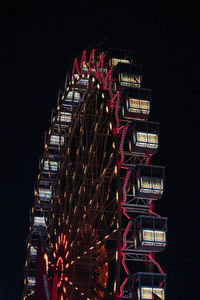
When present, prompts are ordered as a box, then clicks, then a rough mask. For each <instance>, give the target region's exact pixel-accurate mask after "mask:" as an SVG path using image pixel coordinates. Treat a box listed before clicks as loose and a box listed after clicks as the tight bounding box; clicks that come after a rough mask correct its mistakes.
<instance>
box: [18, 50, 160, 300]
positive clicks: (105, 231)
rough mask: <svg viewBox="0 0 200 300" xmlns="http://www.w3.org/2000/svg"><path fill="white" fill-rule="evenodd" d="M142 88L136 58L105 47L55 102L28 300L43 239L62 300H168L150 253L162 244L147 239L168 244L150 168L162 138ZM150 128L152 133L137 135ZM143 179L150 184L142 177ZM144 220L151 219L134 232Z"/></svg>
mask: <svg viewBox="0 0 200 300" xmlns="http://www.w3.org/2000/svg"><path fill="white" fill-rule="evenodd" d="M124 70H125V71H124ZM141 80H142V73H141V67H140V66H137V65H134V64H133V63H132V54H131V53H130V51H125V50H119V49H111V48H109V47H105V45H99V46H98V47H97V48H96V49H90V50H88V51H87V53H86V51H83V54H82V55H81V56H80V57H79V58H75V60H74V64H73V69H72V79H71V81H69V80H67V82H66V84H65V89H64V91H61V92H60V93H59V97H58V106H57V108H56V110H55V111H54V112H53V117H52V122H51V127H50V129H49V132H48V133H47V134H46V140H45V151H44V154H43V158H42V160H41V163H40V169H39V174H38V179H37V181H36V184H35V193H34V195H35V201H34V205H33V208H32V215H31V225H30V234H29V239H28V256H27V261H26V265H25V280H24V284H25V291H24V299H26V298H27V299H33V297H34V293H35V285H36V282H35V262H36V254H37V243H38V237H39V236H40V238H41V241H42V247H43V250H44V252H45V258H46V262H47V265H48V274H49V280H50V281H52V280H53V278H54V277H55V274H56V276H57V278H58V281H57V288H58V299H61V300H64V299H108V300H109V299H119V298H120V299H143V298H142V297H143V296H142V295H143V294H142V293H144V294H145V293H146V295H147V294H148V293H149V295H150V296H151V298H148V299H153V297H154V295H157V296H159V297H160V298H161V299H165V298H164V297H165V294H164V292H165V289H164V288H163V287H164V286H165V276H164V275H163V271H162V269H161V267H160V266H159V264H158V263H157V262H156V261H155V259H154V254H153V251H160V249H161V247H164V246H163V245H164V244H163V243H161V242H162V241H161V242H160V244H159V243H158V242H157V241H156V240H154V241H153V242H152V241H151V243H150V241H148V238H147V241H145V240H144V234H146V237H149V235H150V234H151V235H155V236H156V234H157V237H158V238H159V239H161V238H163V237H164V238H165V235H164V234H165V232H164V230H165V231H166V223H165V225H163V224H164V223H162V222H160V221H157V219H159V218H161V217H160V216H159V215H158V214H156V213H155V212H154V208H153V207H154V206H153V200H155V199H158V198H160V197H161V194H162V192H161V187H160V186H163V182H162V180H161V179H160V178H161V177H159V180H158V179H157V178H158V175H157V173H158V171H157V169H156V170H154V167H153V166H151V165H150V159H151V157H152V155H153V154H154V153H155V152H156V149H157V139H158V132H157V131H155V124H153V123H152V122H147V119H148V115H149V110H150V97H149V94H150V92H149V90H145V89H142V88H141ZM130 99H131V100H132V102H131V100H130ZM141 101H143V102H141ZM130 103H131V104H130ZM134 103H135V104H134ZM138 103H139V104H138ZM129 104H130V105H132V106H131V109H130V107H129V106H130V105H129ZM134 105H135V106H134ZM138 105H139V106H138ZM142 105H143V106H142ZM133 120H136V123H137V124H136V125H137V127H138V128H139V131H137V128H136V126H135V125H134V124H133ZM138 120H140V121H138ZM144 124H145V126H146V127H145V128H147V130H148V133H145V132H144V130H143V131H142V129H141V128H142V126H144ZM134 126H135V127H134ZM152 128H153V129H152ZM134 130H135V131H134ZM138 132H139V134H140V138H142V139H143V140H142V141H140V140H139V139H138ZM142 134H143V136H142ZM145 134H146V136H147V138H148V140H147V139H146V140H145V139H144V137H145ZM133 136H135V137H136V138H135V139H138V140H137V141H136V140H134V141H133ZM145 143H146V144H145ZM143 166H147V168H146V169H144V168H143V169H142V167H143ZM137 168H139V169H138V170H139V171H137ZM160 169H161V170H162V167H160ZM144 171H145V172H147V171H148V174H150V175H148V176H151V178H150V177H147V175H145V176H146V177H144V175H141V174H143V173H142V172H144ZM155 174H156V175H155ZM141 176H143V177H142V179H141V180H143V181H141V184H144V183H145V184H146V185H148V184H149V182H150V184H152V187H151V190H150V189H149V190H148V193H147V192H144V191H146V190H147V188H146V190H145V188H143V189H142V186H138V184H139V183H138V182H139V180H140V177H141ZM156 176H157V177H156ZM159 176H160V175H159ZM149 178H150V179H149ZM145 180H146V181H145ZM141 184H140V185H141ZM154 186H155V188H154ZM151 193H154V195H153V196H151ZM144 215H145V216H149V218H147V219H145V218H144V217H143V219H141V220H140V222H139V223H137V226H136V225H135V224H136V221H137V220H138V219H137V217H138V216H144ZM154 219H155V220H154ZM161 219H162V218H161ZM142 222H143V223H144V226H147V227H144V228H145V229H144V231H142V230H143V229H142V224H143V223H142ZM145 222H146V223H145ZM161 223H162V224H161ZM138 224H139V225H138ZM145 224H147V225H145ZM149 224H150V225H149ZM160 224H161V225H160ZM148 226H150V227H148ZM152 226H153V227H152ZM156 226H159V227H156ZM163 226H165V227H163ZM138 228H141V229H140V230H139V229H138ZM149 228H150V229H149ZM163 228H164V229H163ZM163 232H164V233H163ZM142 234H143V238H141V236H142ZM139 235H140V240H137V239H136V237H137V236H139ZM138 241H139V242H138ZM138 243H140V246H139V247H138ZM145 243H146V244H145ZM148 243H149V244H148ZM150 244H152V245H151V247H150ZM145 247H146V248H145ZM159 247H160V248H159ZM151 248H152V249H151ZM139 265H141V266H142V267H143V269H141V268H140V267H138V269H137V267H136V266H139ZM133 266H135V268H134V267H133ZM154 266H156V267H157V269H158V271H159V273H161V275H162V276H164V277H163V278H164V279H162V280H161V279H160V277H159V275H158V274H157V273H154ZM132 269H133V270H134V273H133V270H132ZM141 270H142V271H143V270H145V272H143V273H141V274H140V273H138V274H137V273H136V272H140V271H141ZM148 276H149V278H152V279H151V280H150V281H151V284H150V285H149V283H148V282H150V281H148V280H147V279H148ZM156 276H157V277H156ZM154 277H155V278H154ZM143 278H145V279H143ZM143 280H144V282H145V284H146V286H145V284H143V285H142V284H141V286H143V287H142V289H143V290H142V289H141V286H140V283H141V282H143ZM145 280H146V281H145ZM159 280H161V281H159ZM158 283H159V287H157V285H158ZM155 284H156V286H153V285H155ZM145 288H146V290H145ZM144 299H145V298H144Z"/></svg>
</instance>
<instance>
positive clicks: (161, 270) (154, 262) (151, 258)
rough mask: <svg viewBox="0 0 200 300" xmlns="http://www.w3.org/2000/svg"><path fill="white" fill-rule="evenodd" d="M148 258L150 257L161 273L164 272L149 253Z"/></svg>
mask: <svg viewBox="0 0 200 300" xmlns="http://www.w3.org/2000/svg"><path fill="white" fill-rule="evenodd" d="M149 258H150V260H151V261H152V262H153V263H154V264H155V265H156V266H157V267H158V269H159V270H160V272H161V273H162V274H164V272H163V270H162V268H161V266H160V265H159V263H158V262H157V261H155V259H153V257H152V255H151V254H149Z"/></svg>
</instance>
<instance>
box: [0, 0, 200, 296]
mask: <svg viewBox="0 0 200 300" xmlns="http://www.w3.org/2000/svg"><path fill="white" fill-rule="evenodd" d="M107 2H109V3H106V2H99V1H98V2H95V1H93V2H92V1H87V2H86V1H82V2H79V1H41V2H39V1H33V2H31V1H27V2H24V3H22V2H17V1H16V2H15V3H14V4H13V3H9V2H8V3H7V5H6V7H2V8H1V24H2V25H1V36H0V42H1V53H2V54H1V58H0V59H1V67H0V69H1V73H2V75H3V76H2V77H1V146H0V150H1V155H0V161H1V181H0V184H1V189H0V191H1V200H0V239H1V243H0V245H1V246H0V264H1V270H0V300H4V299H6V300H16V299H20V297H21V294H22V290H23V265H24V262H25V257H26V246H25V241H26V236H27V233H28V226H29V210H30V208H31V206H32V201H33V185H34V181H35V179H36V176H37V170H38V159H39V156H40V155H41V154H42V151H43V140H44V131H45V130H46V129H48V127H49V125H50V115H51V109H52V108H53V106H54V105H55V103H56V101H57V93H58V89H59V87H61V86H62V85H63V83H64V80H65V75H66V71H67V70H68V69H70V68H71V64H72V61H73V58H74V56H76V55H78V54H79V52H80V51H82V50H83V49H85V48H86V47H87V46H88V44H90V43H96V42H99V41H100V40H101V39H102V38H103V37H104V36H105V35H106V34H107V35H108V36H110V37H111V38H112V39H114V40H115V41H116V43H117V44H119V45H121V47H122V48H125V49H130V50H133V53H134V60H135V62H136V63H139V64H142V65H143V66H144V80H143V87H146V88H152V97H153V102H152V108H151V117H150V120H154V121H159V122H161V138H160V148H159V152H158V154H157V155H156V158H155V161H156V162H157V163H158V164H163V165H165V166H166V175H167V178H166V190H165V196H164V198H163V199H162V200H161V201H159V202H158V203H156V209H157V212H158V213H160V214H161V215H163V216H167V217H168V218H169V228H168V246H167V250H166V251H165V252H164V253H161V254H159V255H157V259H158V261H159V262H160V263H161V265H162V266H163V269H164V271H165V272H166V273H167V276H168V288H167V293H168V299H170V300H175V299H180V300H183V299H194V300H196V299H199V280H198V279H199V267H200V258H199V246H198V240H199V231H200V226H199V225H200V218H199V208H200V207H199V201H200V199H199V146H198V140H199V108H198V106H199V100H200V98H199V94H200V93H199V45H198V44H199V21H198V18H199V17H198V9H197V7H195V6H193V5H192V2H191V3H190V4H189V3H187V6H186V5H184V4H183V3H182V4H181V5H180V6H178V5H177V6H176V7H175V6H174V4H175V1H174V3H169V2H167V4H166V5H163V2H162V1H130V2H129V1H121V3H120V4H118V3H117V2H116V1H109V0H108V1H107ZM160 2H162V7H161V3H160Z"/></svg>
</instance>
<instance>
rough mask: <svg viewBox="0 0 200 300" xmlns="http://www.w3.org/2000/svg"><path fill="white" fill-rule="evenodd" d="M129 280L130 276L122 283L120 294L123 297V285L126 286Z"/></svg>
mask: <svg viewBox="0 0 200 300" xmlns="http://www.w3.org/2000/svg"><path fill="white" fill-rule="evenodd" d="M127 280H128V277H126V279H125V280H124V282H123V283H122V285H121V287H120V295H119V297H122V294H123V291H122V289H123V287H124V286H125V284H126V282H127Z"/></svg>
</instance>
